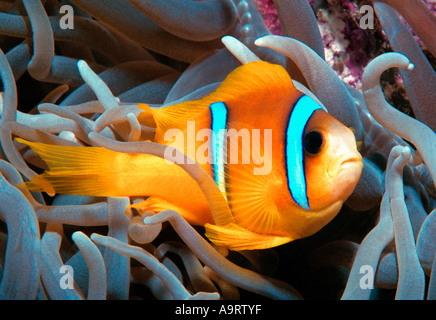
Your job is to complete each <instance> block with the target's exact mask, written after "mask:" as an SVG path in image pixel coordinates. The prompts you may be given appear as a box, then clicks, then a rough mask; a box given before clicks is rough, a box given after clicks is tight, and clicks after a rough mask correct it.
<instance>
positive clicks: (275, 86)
mask: <svg viewBox="0 0 436 320" xmlns="http://www.w3.org/2000/svg"><path fill="white" fill-rule="evenodd" d="M295 91H296V89H295V86H294V84H293V82H292V80H291V78H290V76H289V74H288V73H287V71H286V70H285V69H284V68H283V67H282V66H280V65H277V64H271V63H269V62H265V61H255V62H250V63H246V64H244V65H242V66H240V67H238V68H236V69H235V70H233V71H232V72H231V73H230V74H229V75H228V76H227V77H226V78H225V79H224V81H223V82H222V83H221V85H220V86H219V87H218V88H217V89H216V90H215V91H214V92H212V93H211V94H210V95H209V96H208V97H209V98H210V99H211V101H214V102H217V101H223V102H225V103H226V104H229V105H232V107H233V106H234V105H235V103H236V104H237V103H242V104H245V105H251V104H254V103H256V104H259V105H264V104H266V103H270V102H271V99H275V98H277V97H279V96H281V95H283V96H287V95H289V93H290V92H295ZM235 107H236V106H235Z"/></svg>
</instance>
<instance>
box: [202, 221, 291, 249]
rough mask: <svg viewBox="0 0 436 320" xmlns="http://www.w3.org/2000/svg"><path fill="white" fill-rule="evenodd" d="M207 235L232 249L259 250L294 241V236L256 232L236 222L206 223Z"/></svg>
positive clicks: (215, 241)
mask: <svg viewBox="0 0 436 320" xmlns="http://www.w3.org/2000/svg"><path fill="white" fill-rule="evenodd" d="M205 228H206V237H207V238H208V239H209V240H210V241H212V242H213V243H214V244H216V245H217V246H223V247H226V248H228V249H230V250H235V251H241V250H258V249H268V248H272V247H277V246H279V245H282V244H285V243H287V242H290V241H292V240H293V239H292V238H289V237H283V236H276V235H268V234H260V233H255V232H252V231H250V230H247V229H245V228H242V227H240V226H239V225H237V224H235V223H230V224H227V225H223V226H217V225H212V224H206V225H205Z"/></svg>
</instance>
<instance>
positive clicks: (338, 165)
mask: <svg viewBox="0 0 436 320" xmlns="http://www.w3.org/2000/svg"><path fill="white" fill-rule="evenodd" d="M359 167H360V169H362V167H363V162H362V156H361V155H360V153H359V152H357V151H356V152H349V153H345V154H343V155H341V156H339V157H337V158H336V159H335V160H334V161H332V162H331V163H330V165H329V168H328V174H329V176H330V177H331V178H334V177H337V176H338V174H340V173H343V172H345V171H348V169H352V168H359Z"/></svg>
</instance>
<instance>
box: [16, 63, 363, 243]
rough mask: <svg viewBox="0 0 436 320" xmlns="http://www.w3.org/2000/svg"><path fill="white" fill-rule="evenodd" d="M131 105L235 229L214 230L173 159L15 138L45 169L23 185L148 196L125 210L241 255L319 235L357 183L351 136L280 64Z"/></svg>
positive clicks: (195, 189)
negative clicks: (179, 96)
mask: <svg viewBox="0 0 436 320" xmlns="http://www.w3.org/2000/svg"><path fill="white" fill-rule="evenodd" d="M138 107H139V108H140V109H141V110H143V112H142V113H141V114H140V115H139V116H138V120H139V121H140V122H141V123H143V124H147V125H154V126H155V127H156V136H155V140H154V141H155V142H158V143H160V144H164V145H171V146H172V147H175V148H176V149H178V150H180V151H182V152H183V153H184V154H186V155H188V156H189V158H191V159H193V160H195V161H196V162H197V163H198V164H199V165H200V166H201V168H202V169H203V170H204V171H205V172H206V173H208V174H209V175H210V176H211V177H212V178H213V179H214V180H215V182H216V184H217V185H218V187H219V189H220V190H221V192H222V193H223V195H224V197H225V199H226V200H227V202H228V204H229V207H230V209H231V214H232V215H233V218H234V219H233V221H234V222H232V223H230V224H227V225H216V224H214V221H216V218H217V216H216V215H219V214H220V213H214V215H215V216H212V214H211V210H210V208H209V206H208V202H207V201H206V198H205V196H204V194H203V193H202V191H201V189H200V187H199V186H198V184H197V182H196V181H195V180H194V179H193V178H191V176H189V175H188V173H187V172H185V171H184V170H183V169H182V168H181V167H180V166H178V165H176V164H174V163H173V162H174V161H177V159H163V158H159V157H156V156H152V155H144V154H127V153H119V152H114V151H111V150H107V149H105V148H101V147H66V146H56V145H47V144H42V143H36V142H28V141H24V140H22V139H17V141H18V142H21V143H25V144H27V145H29V146H30V147H31V148H32V149H33V151H35V152H36V153H37V154H39V156H40V157H41V158H42V159H43V160H44V161H45V162H46V163H47V165H48V167H49V171H48V172H44V173H43V174H41V175H37V176H35V177H34V178H33V179H32V180H31V181H29V182H26V183H25V184H23V186H24V187H26V188H28V189H29V190H32V191H45V192H51V193H53V191H54V192H57V193H64V194H73V195H88V196H105V197H109V196H110V197H118V196H149V197H148V198H147V199H146V200H145V201H143V202H141V203H139V204H135V205H132V207H135V208H137V209H142V210H151V211H154V212H159V211H162V210H165V209H173V210H176V211H177V212H179V213H180V214H181V215H182V216H183V217H184V218H185V219H186V220H187V221H188V222H190V223H192V224H196V225H204V226H205V229H206V236H207V237H208V238H209V239H210V240H211V241H212V242H214V243H215V244H217V245H221V246H225V247H227V248H229V249H232V250H250V249H264V248H270V247H274V246H278V245H281V244H284V243H287V242H290V241H293V240H295V239H300V238H303V237H307V236H309V235H312V234H314V233H315V232H317V231H319V230H320V229H321V228H322V227H324V226H325V225H326V224H327V223H328V222H329V221H330V220H332V219H333V218H334V217H335V216H336V214H337V213H338V212H339V210H340V208H341V207H342V204H343V202H344V201H345V200H346V199H347V198H348V196H349V195H350V194H351V192H352V191H353V189H354V187H355V186H356V184H357V182H358V180H359V178H360V174H361V171H362V167H363V165H362V157H361V155H360V154H359V152H358V151H357V149H356V141H355V138H354V135H353V132H352V131H351V130H350V129H349V128H347V127H346V126H344V125H343V124H342V123H340V122H339V121H338V120H336V119H335V118H333V117H332V116H331V115H329V114H328V112H327V111H326V110H325V109H324V108H323V107H322V106H320V105H319V104H317V103H316V102H315V101H314V100H313V99H312V98H310V97H309V96H307V95H305V94H303V93H302V92H300V91H298V90H297V89H296V88H295V86H294V84H293V82H292V80H291V78H290V76H289V75H288V73H287V72H286V70H285V69H284V68H283V67H281V66H279V65H274V64H270V63H267V62H263V61H256V62H250V63H247V64H244V65H242V66H240V67H238V68H236V69H235V70H233V71H232V72H231V73H230V74H229V75H228V76H227V78H226V79H225V80H224V81H223V82H222V83H221V85H220V86H219V87H218V88H217V89H216V90H215V91H214V92H212V93H211V94H209V95H208V96H206V97H204V98H201V99H198V100H194V101H187V102H182V103H179V104H175V105H172V106H167V107H163V108H156V109H152V108H150V107H149V106H148V105H145V104H139V105H138ZM168 157H169V158H171V157H172V154H169V155H168ZM168 160H170V161H168Z"/></svg>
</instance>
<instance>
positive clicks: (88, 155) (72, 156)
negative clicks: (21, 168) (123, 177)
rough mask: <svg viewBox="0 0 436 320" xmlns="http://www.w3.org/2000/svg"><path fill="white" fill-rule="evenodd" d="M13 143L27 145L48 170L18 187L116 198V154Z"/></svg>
mask: <svg viewBox="0 0 436 320" xmlns="http://www.w3.org/2000/svg"><path fill="white" fill-rule="evenodd" d="M16 141H17V142H19V143H23V144H26V145H28V146H29V147H30V148H31V149H32V150H33V151H34V152H36V153H37V154H38V155H39V156H40V157H41V158H42V160H43V161H44V162H45V163H46V164H47V166H48V167H49V170H48V171H46V172H44V173H42V174H40V175H36V176H34V177H33V178H32V179H31V180H30V181H29V182H24V183H20V184H19V185H18V187H20V188H25V189H28V190H30V191H34V192H46V193H48V194H49V195H54V194H55V193H63V194H71V195H89V196H116V195H117V188H116V185H117V183H116V180H115V181H114V177H116V172H115V170H116V169H114V168H116V165H115V162H114V161H116V158H117V155H118V154H119V153H117V152H115V151H111V150H107V149H105V148H101V147H75V146H60V145H50V144H45V143H39V142H30V141H26V140H23V139H20V138H16Z"/></svg>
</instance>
